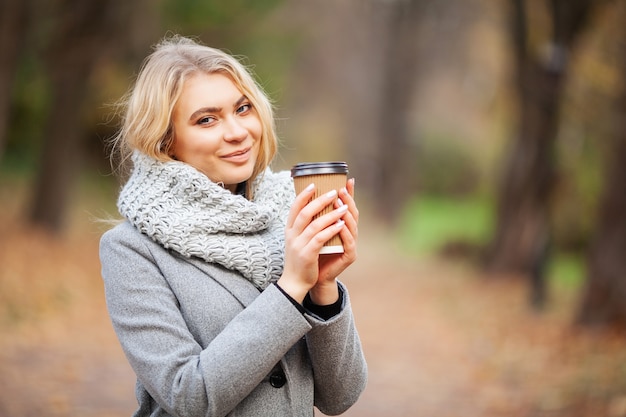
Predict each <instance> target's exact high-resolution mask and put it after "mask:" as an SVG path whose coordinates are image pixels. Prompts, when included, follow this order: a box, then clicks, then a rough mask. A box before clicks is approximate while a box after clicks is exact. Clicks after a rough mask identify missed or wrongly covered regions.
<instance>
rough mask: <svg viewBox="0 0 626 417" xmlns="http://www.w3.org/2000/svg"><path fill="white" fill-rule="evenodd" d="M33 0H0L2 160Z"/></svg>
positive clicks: (0, 131)
mask: <svg viewBox="0 0 626 417" xmlns="http://www.w3.org/2000/svg"><path fill="white" fill-rule="evenodd" d="M29 3H30V0H3V1H1V2H0V51H2V60H1V61H0V160H2V156H3V154H4V149H5V145H6V143H7V134H8V127H9V115H10V105H11V97H12V96H13V88H12V87H13V85H14V80H15V74H16V71H17V68H18V62H19V55H20V51H21V49H22V48H23V45H24V38H25V35H26V32H27V29H28V26H29V25H28V10H29V8H30V7H29Z"/></svg>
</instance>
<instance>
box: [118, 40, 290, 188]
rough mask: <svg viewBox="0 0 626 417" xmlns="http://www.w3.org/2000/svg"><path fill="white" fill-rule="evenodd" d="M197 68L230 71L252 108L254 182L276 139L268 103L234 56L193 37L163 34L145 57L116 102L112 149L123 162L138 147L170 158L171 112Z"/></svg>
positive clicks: (271, 155) (272, 153) (209, 71)
mask: <svg viewBox="0 0 626 417" xmlns="http://www.w3.org/2000/svg"><path fill="white" fill-rule="evenodd" d="M198 73H205V74H212V73H220V74H224V75H226V76H228V77H229V78H230V79H231V80H232V81H233V83H234V84H235V85H236V86H237V88H238V89H239V90H240V91H241V92H242V94H244V95H245V96H246V97H247V98H248V100H250V103H251V104H252V106H253V107H254V109H255V110H256V112H257V114H258V116H259V119H260V120H261V125H262V127H263V132H262V135H261V139H260V144H259V145H260V146H259V155H258V158H257V161H256V164H255V167H254V171H253V173H252V178H250V180H249V181H248V184H250V183H251V182H252V180H253V179H254V178H256V177H257V176H258V175H259V174H261V173H262V172H263V171H264V170H265V169H266V168H267V167H268V166H269V164H270V163H271V161H272V159H273V158H274V156H275V154H276V150H277V147H278V139H277V136H276V130H275V121H274V111H273V107H272V103H271V102H270V100H269V98H268V97H267V95H266V94H265V93H264V92H263V90H262V88H261V87H260V86H259V85H258V84H257V82H256V81H255V80H254V78H253V76H252V75H251V73H250V72H249V71H248V69H247V68H246V67H245V66H244V65H243V64H242V63H241V62H239V61H238V60H237V59H236V58H234V57H233V56H231V55H229V54H227V53H225V52H223V51H221V50H219V49H215V48H211V47H208V46H204V45H201V44H199V43H196V42H195V41H193V40H192V39H189V38H186V37H183V36H179V35H175V36H172V37H169V38H165V39H163V40H162V41H161V42H160V43H158V44H157V45H156V46H155V49H154V52H152V54H150V55H149V56H148V57H147V58H146V60H145V61H144V63H143V65H142V67H141V70H140V72H139V75H138V76H137V80H136V82H135V85H134V87H132V88H131V90H130V91H129V92H128V93H127V94H126V95H125V96H124V97H123V98H122V100H121V101H120V102H119V103H118V106H119V109H120V114H121V115H122V124H121V129H120V130H119V132H118V133H117V134H116V135H115V137H113V139H112V145H113V150H114V151H118V152H119V154H120V158H121V161H122V163H123V162H124V161H125V160H127V159H128V157H129V156H130V154H131V153H132V152H133V151H135V150H137V151H139V152H142V153H144V154H146V155H149V156H151V157H152V158H155V159H157V160H160V161H170V160H172V157H171V156H170V154H169V151H170V147H171V146H172V144H173V129H172V114H173V111H174V107H175V106H176V104H177V102H178V100H179V98H180V95H181V92H182V90H183V85H184V83H185V81H186V80H188V79H189V78H191V77H192V76H194V75H196V74H198Z"/></svg>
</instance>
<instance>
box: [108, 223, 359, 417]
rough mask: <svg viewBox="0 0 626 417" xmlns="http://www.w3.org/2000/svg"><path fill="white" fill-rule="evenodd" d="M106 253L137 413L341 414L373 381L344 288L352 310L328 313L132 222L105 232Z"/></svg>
mask: <svg viewBox="0 0 626 417" xmlns="http://www.w3.org/2000/svg"><path fill="white" fill-rule="evenodd" d="M100 259H101V262H102V276H103V279H104V285H105V293H106V300H107V306H108V309H109V313H110V316H111V320H112V323H113V327H114V329H115V331H116V333H117V336H118V338H119V340H120V343H121V345H122V348H123V350H124V352H125V354H126V356H127V358H128V361H129V362H130V364H131V366H132V368H133V369H134V371H135V373H136V375H137V386H136V395H137V400H138V402H139V409H138V410H137V412H136V413H135V416H169V415H173V416H264V417H267V416H281V417H284V416H313V406H314V405H315V406H316V407H317V408H319V410H320V411H322V412H323V413H325V414H329V415H337V414H341V413H343V412H344V411H345V410H347V409H348V408H349V407H350V406H351V405H352V404H354V403H355V402H356V400H357V399H358V397H359V395H360V394H361V392H362V391H363V389H364V388H365V384H366V379H367V368H366V363H365V359H364V356H363V352H362V349H361V344H360V341H359V336H358V333H357V331H356V328H355V324H354V317H353V315H352V310H351V308H350V300H349V297H348V293H347V291H346V289H345V287H343V286H341V289H342V290H343V292H344V305H343V307H342V310H341V313H339V314H338V315H337V316H335V317H333V318H331V319H330V320H328V321H323V320H321V319H320V318H319V317H316V316H314V315H312V314H309V313H306V314H304V315H303V314H302V313H301V312H300V311H298V309H297V308H296V307H295V306H294V305H293V304H292V303H291V302H290V301H289V299H288V298H287V297H286V296H285V295H284V294H282V293H281V292H280V290H279V289H278V288H277V287H275V286H274V285H270V286H269V287H268V288H267V289H266V290H265V291H263V292H260V291H259V290H257V288H256V287H255V286H254V285H252V283H250V281H248V280H247V279H245V278H243V277H242V276H241V275H240V274H238V273H236V272H233V271H229V270H227V269H225V268H223V267H221V266H219V265H216V264H209V263H207V262H205V261H202V260H199V259H188V258H184V257H182V256H180V255H178V254H177V253H175V252H172V251H168V250H166V249H164V248H163V247H162V246H160V245H159V244H157V243H155V242H154V241H152V240H151V239H150V238H148V237H147V236H145V235H143V234H141V233H139V232H138V231H137V230H136V229H135V228H134V227H133V226H131V225H130V224H129V223H122V224H120V225H118V226H116V227H115V228H113V229H111V230H109V231H108V232H106V233H105V234H104V235H103V237H102V240H101V244H100ZM340 285H341V284H340ZM281 371H282V372H281ZM283 373H284V376H285V378H286V382H284V379H285V378H283V383H284V385H282V386H281V383H275V382H276V379H275V378H276V375H278V378H279V380H280V376H281V375H283ZM271 378H274V380H272V381H271V382H270V379H271Z"/></svg>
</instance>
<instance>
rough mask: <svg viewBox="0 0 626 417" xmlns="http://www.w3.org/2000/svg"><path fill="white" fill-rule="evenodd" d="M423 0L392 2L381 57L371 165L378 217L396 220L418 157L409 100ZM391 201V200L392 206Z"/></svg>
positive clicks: (408, 192)
mask: <svg viewBox="0 0 626 417" xmlns="http://www.w3.org/2000/svg"><path fill="white" fill-rule="evenodd" d="M420 3H421V2H420V1H419V0H396V1H394V2H390V3H389V4H388V5H387V7H390V8H391V9H390V13H389V21H388V27H387V33H388V34H387V45H386V48H385V51H386V57H384V59H383V63H382V65H383V68H382V77H383V79H382V91H381V92H380V97H381V98H382V99H381V100H380V102H379V108H378V109H377V111H376V115H377V122H376V126H377V131H378V137H377V138H376V158H377V161H376V162H375V163H373V164H372V165H371V169H375V170H376V172H377V175H375V176H374V178H373V184H372V185H373V194H374V195H375V196H376V198H375V199H374V201H373V203H374V204H375V206H376V207H375V210H376V212H377V214H378V215H379V217H380V218H381V219H382V220H383V221H385V222H387V223H388V224H393V223H394V222H395V221H396V220H397V219H398V217H399V214H400V213H401V210H402V209H403V207H404V204H405V203H406V201H407V200H408V199H409V198H410V196H411V195H412V194H413V191H415V185H416V174H415V171H416V169H415V159H416V157H417V155H416V151H415V148H416V147H415V145H414V141H413V138H412V137H411V129H410V123H409V120H410V117H411V115H410V113H409V110H410V108H411V103H412V102H413V89H414V87H415V82H416V78H417V76H416V65H417V53H416V50H415V47H414V45H415V43H416V40H415V36H416V30H415V29H416V26H417V24H418V17H419V15H420V13H421V8H420ZM390 202H393V204H390Z"/></svg>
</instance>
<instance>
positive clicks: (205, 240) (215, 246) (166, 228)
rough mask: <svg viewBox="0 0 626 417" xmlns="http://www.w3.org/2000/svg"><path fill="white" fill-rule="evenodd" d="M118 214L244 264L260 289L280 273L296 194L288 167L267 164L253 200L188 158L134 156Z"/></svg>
mask: <svg viewBox="0 0 626 417" xmlns="http://www.w3.org/2000/svg"><path fill="white" fill-rule="evenodd" d="M133 164H134V168H133V172H132V174H131V176H130V178H129V180H128V182H127V183H126V184H125V185H124V187H123V188H122V191H121V192H120V196H119V199H118V208H119V211H120V213H121V214H122V215H123V216H124V217H126V218H127V219H128V220H129V221H130V222H131V223H132V224H133V225H134V226H135V227H136V228H137V229H138V230H139V231H140V232H142V233H144V234H146V235H148V236H149V237H151V238H152V239H153V240H155V241H156V242H158V243H159V244H161V245H162V246H164V247H165V248H167V249H171V250H174V251H176V252H178V253H180V254H182V255H184V256H186V257H198V258H201V259H204V260H205V261H207V262H213V263H217V264H220V265H222V266H224V267H226V268H228V269H231V270H235V271H238V272H239V273H241V274H242V275H243V276H244V277H245V278H247V279H249V280H250V281H251V282H252V283H253V284H254V285H256V286H257V287H258V288H259V289H264V288H265V287H267V285H268V284H269V283H270V282H273V281H275V280H277V279H278V278H279V277H280V275H281V274H282V269H283V251H284V227H285V225H284V223H285V220H286V218H287V212H288V211H289V208H290V206H291V203H292V201H293V198H294V191H293V183H292V180H291V177H290V176H289V172H287V171H285V172H281V173H273V172H271V171H270V170H269V169H268V170H266V172H265V173H264V174H263V175H261V176H259V178H257V179H256V180H255V181H254V183H253V185H252V190H253V196H254V198H253V199H252V201H249V200H247V199H246V198H245V197H243V196H240V195H234V194H232V193H231V192H230V191H228V190H225V189H224V188H222V187H221V186H220V185H218V184H216V183H214V182H211V181H210V180H209V179H208V178H207V177H206V175H204V174H202V173H201V172H200V171H198V170H196V169H195V168H193V167H191V166H190V165H187V164H185V163H182V162H178V161H172V162H159V161H156V160H154V159H152V158H150V157H148V156H146V155H143V154H140V153H137V152H136V153H135V154H134V155H133Z"/></svg>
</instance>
